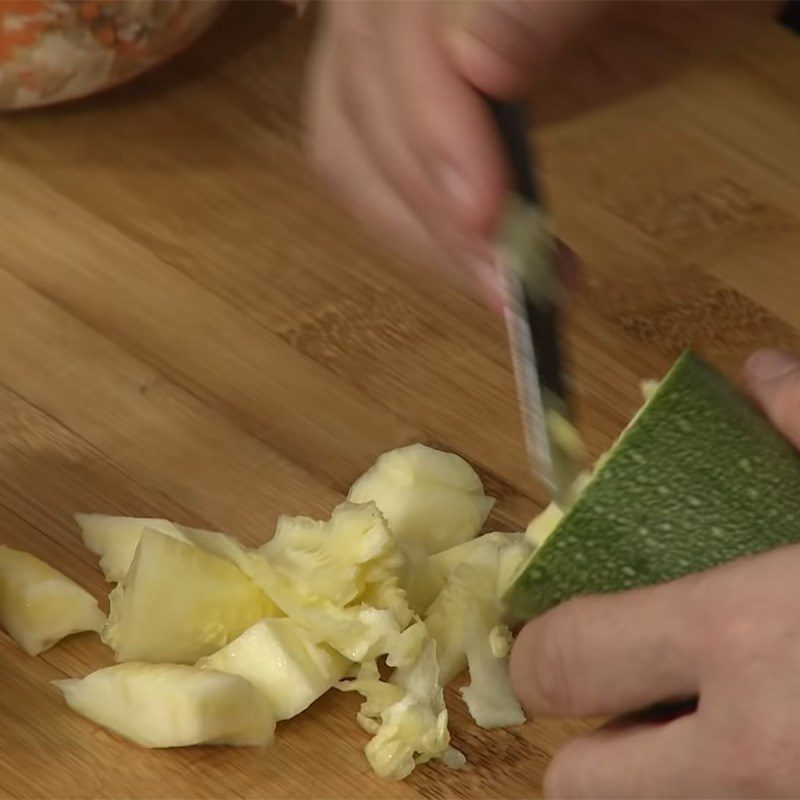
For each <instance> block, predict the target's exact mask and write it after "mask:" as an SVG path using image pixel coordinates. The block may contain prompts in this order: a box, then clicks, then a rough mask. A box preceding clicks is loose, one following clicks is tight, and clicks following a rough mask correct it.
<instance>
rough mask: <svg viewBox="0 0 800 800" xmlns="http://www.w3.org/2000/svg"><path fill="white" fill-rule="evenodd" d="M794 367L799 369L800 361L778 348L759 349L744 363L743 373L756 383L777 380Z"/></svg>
mask: <svg viewBox="0 0 800 800" xmlns="http://www.w3.org/2000/svg"><path fill="white" fill-rule="evenodd" d="M796 369H800V361H798V360H797V359H796V358H795V357H794V356H792V355H789V354H788V353H783V352H781V351H780V350H759V351H758V352H757V353H754V354H753V355H752V356H750V358H748V359H747V361H746V362H745V365H744V372H745V375H746V376H747V377H748V378H749V379H750V380H751V381H756V382H758V383H763V382H767V381H774V380H778V378H782V377H784V375H787V374H788V373H790V372H792V371H794V370H796Z"/></svg>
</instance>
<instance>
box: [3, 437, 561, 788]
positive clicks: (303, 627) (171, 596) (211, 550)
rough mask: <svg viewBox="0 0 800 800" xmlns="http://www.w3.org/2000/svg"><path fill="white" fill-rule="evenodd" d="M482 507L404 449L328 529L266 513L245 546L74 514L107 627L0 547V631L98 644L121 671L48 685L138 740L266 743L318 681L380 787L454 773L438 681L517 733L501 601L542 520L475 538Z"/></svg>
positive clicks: (443, 471) (55, 581) (463, 487)
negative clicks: (339, 701)
mask: <svg viewBox="0 0 800 800" xmlns="http://www.w3.org/2000/svg"><path fill="white" fill-rule="evenodd" d="M492 503H493V501H492V499H491V498H489V497H487V496H486V495H485V494H484V491H483V486H482V485H481V481H480V479H479V478H478V476H477V474H476V473H475V472H474V470H473V469H472V468H471V467H470V466H469V464H467V462H466V461H464V460H463V459H461V458H460V457H458V456H456V455H453V454H449V453H443V452H440V451H437V450H433V449H431V448H428V447H425V446H423V445H411V446H409V447H404V448H401V449H399V450H394V451H392V452H390V453H386V454H385V455H383V456H381V457H380V458H379V459H378V461H377V462H376V463H375V465H374V466H373V467H372V468H371V469H370V470H369V471H368V472H367V473H366V474H365V475H363V476H362V477H361V478H359V480H357V481H356V483H355V484H354V485H353V487H352V489H351V490H350V493H349V496H348V501H347V502H345V503H343V504H342V505H340V506H338V507H337V508H336V509H335V510H334V511H333V514H332V515H331V517H330V519H329V520H327V521H324V522H321V521H317V520H313V519H309V518H306V517H282V518H281V519H280V520H279V522H278V525H277V530H276V531H275V535H274V536H273V538H272V539H271V540H270V541H268V542H267V543H266V544H264V545H262V546H261V547H259V548H257V549H252V548H248V547H245V546H243V545H242V544H241V543H240V542H238V541H237V540H235V539H233V538H232V537H230V536H226V535H225V534H222V533H215V532H211V531H204V530H199V529H195V528H188V527H185V526H182V525H176V524H173V523H171V522H168V521H167V520H157V519H134V518H123V517H110V516H104V515H98V514H87V515H77V521H78V524H79V525H80V528H81V531H82V535H83V540H84V542H85V544H86V546H87V547H88V548H89V549H90V550H92V551H93V552H94V553H96V554H97V555H99V556H100V568H101V569H102V570H103V573H104V575H105V577H106V579H107V580H108V581H110V582H113V583H115V584H116V586H115V588H114V589H113V590H112V591H111V593H110V595H109V599H110V612H109V615H108V619H107V620H105V619H104V617H103V614H102V613H101V612H100V610H99V609H98V607H97V603H96V602H95V601H94V599H93V598H92V597H90V596H89V595H88V594H87V593H86V592H85V591H84V590H83V589H81V588H80V587H79V586H77V585H76V584H75V583H73V582H72V581H70V580H68V579H67V578H66V577H64V576H63V575H61V574H60V573H58V572H57V571H56V570H54V569H53V568H52V567H50V566H48V565H46V564H44V563H42V562H41V561H39V560H38V559H36V558H34V557H33V556H30V555H28V554H26V553H20V552H17V551H14V550H11V549H9V548H7V547H0V623H1V624H2V626H3V627H4V628H5V630H6V631H8V633H9V634H10V635H11V636H12V637H13V638H14V639H15V640H16V641H17V642H18V643H19V644H20V646H21V647H22V648H23V649H24V650H25V651H26V652H27V653H30V654H31V655H35V654H37V653H41V652H42V651H44V650H46V649H47V648H48V647H50V646H52V645H53V644H55V643H56V642H57V641H58V640H59V639H61V638H63V637H64V636H67V635H69V634H71V633H76V632H78V631H97V632H99V633H100V635H101V637H102V639H103V641H104V642H105V643H106V644H107V645H108V646H109V647H111V648H112V649H113V651H114V653H115V656H116V659H117V660H118V661H119V662H121V663H119V664H117V665H115V666H112V667H108V668H106V669H100V670H98V671H96V672H93V673H92V674H90V675H88V676H86V677H84V678H82V679H72V680H63V681H56V684H57V685H58V686H59V688H60V689H61V690H62V692H63V694H64V698H65V699H66V701H67V703H68V704H69V705H70V706H71V707H72V708H73V709H74V710H75V711H77V712H78V713H80V714H83V715H84V716H86V717H88V718H89V719H91V720H93V721H94V722H96V723H98V724H100V725H102V726H104V727H106V728H109V729H111V730H113V731H116V732H117V733H119V734H121V735H122V736H124V737H126V738H128V739H130V740H132V741H134V742H136V743H137V744H139V745H141V746H143V747H176V746H184V745H192V744H200V743H205V744H230V745H267V744H269V743H270V742H271V741H272V740H273V737H274V734H275V726H276V723H277V722H279V721H281V720H285V719H289V718H290V717H293V716H295V715H296V714H299V713H301V712H302V711H304V710H305V709H307V708H308V707H309V706H310V705H311V704H312V703H313V702H314V701H315V700H316V699H317V698H318V697H320V696H321V695H322V694H324V693H325V692H327V691H328V690H329V689H331V688H334V687H335V688H337V689H339V690H341V691H355V692H359V693H360V694H361V695H362V696H363V698H364V702H363V704H362V705H361V710H360V712H359V714H358V718H357V719H358V722H359V724H360V725H361V727H363V728H364V729H365V730H366V731H368V732H369V733H370V734H371V735H372V739H371V741H370V742H369V744H368V745H367V746H366V756H367V759H368V760H369V763H370V765H371V766H372V768H373V770H374V771H375V772H376V773H377V774H378V775H381V776H384V777H388V778H395V779H401V778H404V777H406V776H407V775H409V773H411V771H412V770H413V769H414V767H415V766H416V765H417V764H420V763H423V762H425V761H428V760H430V759H440V760H442V761H444V762H445V763H446V764H448V765H449V766H451V767H454V768H457V767H459V766H461V765H462V764H463V763H464V757H463V756H462V755H461V754H460V753H458V752H457V751H456V750H454V749H453V748H451V747H450V737H449V733H448V727H447V725H448V715H447V708H446V707H445V702H444V694H443V690H442V687H443V686H444V685H445V684H447V683H448V682H449V681H450V680H451V679H453V678H454V677H455V676H456V675H458V674H459V673H460V672H461V671H462V670H463V669H464V668H465V667H468V668H469V672H470V683H469V685H468V686H466V687H465V688H464V689H463V690H462V696H463V699H464V701H465V702H466V704H467V706H468V708H469V711H470V713H471V714H472V716H473V717H474V719H475V720H476V722H477V723H478V724H479V725H481V726H482V727H485V728H495V727H503V726H510V725H519V724H521V723H523V722H524V716H523V713H522V709H521V708H520V706H519V703H518V702H517V700H516V698H515V697H514V694H513V692H512V691H511V686H510V683H509V678H508V669H507V655H508V651H509V647H510V641H511V637H510V633H509V631H508V628H506V627H505V625H504V624H503V620H502V609H501V602H500V598H501V597H502V595H503V594H504V592H505V591H506V589H507V588H508V587H509V585H510V584H511V581H512V580H513V577H514V575H515V574H516V573H517V572H518V570H519V568H520V566H521V565H522V563H523V562H524V561H525V559H526V558H527V557H528V556H529V554H530V553H531V551H532V549H533V546H534V544H533V539H532V536H537V537H540V538H541V537H542V536H544V535H546V533H547V530H549V528H550V527H552V525H553V524H554V523H555V522H556V521H557V520H556V519H555V518H553V519H552V520H551V519H549V518H545V519H544V521H543V522H539V523H535V524H533V525H532V526H531V529H530V531H531V534H532V536H526V534H523V533H488V534H485V535H483V536H478V533H479V532H480V530H481V527H482V525H483V524H484V522H485V520H486V517H487V515H488V513H489V511H490V509H491V507H492ZM550 516H551V517H552V516H553V515H552V513H551V515H550ZM476 537H477V538H476ZM386 674H388V675H389V676H388V677H384V675H386Z"/></svg>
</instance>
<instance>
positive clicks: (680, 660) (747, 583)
mask: <svg viewBox="0 0 800 800" xmlns="http://www.w3.org/2000/svg"><path fill="white" fill-rule="evenodd" d="M746 376H747V380H748V384H749V388H750V391H751V393H752V394H753V395H754V397H755V399H756V400H757V401H758V402H759V403H760V404H761V405H762V407H763V408H764V411H765V412H766V414H767V415H768V416H769V417H770V418H771V420H772V422H773V423H774V424H775V425H776V427H777V428H778V429H779V430H781V431H782V432H783V433H784V435H786V436H787V437H788V438H790V439H791V440H792V441H793V442H794V443H795V444H796V445H800V362H798V361H796V360H794V359H791V358H788V357H786V356H783V355H781V354H779V353H776V352H774V351H765V352H763V353H760V354H758V355H757V356H755V357H754V358H752V359H751V360H750V361H749V362H748V365H747V367H746ZM798 526H800V519H799V520H798ZM511 667H512V677H513V679H514V685H515V688H516V690H517V693H518V694H519V696H520V699H521V700H522V702H523V705H524V706H525V708H526V710H527V711H528V713H529V714H531V715H540V714H543V715H558V716H570V717H606V716H615V717H618V716H620V715H627V714H631V713H633V712H636V711H639V710H641V709H644V708H647V707H650V706H652V705H654V704H661V703H668V702H672V701H680V700H684V699H687V698H693V697H697V698H699V701H698V704H697V708H696V710H693V711H692V712H691V713H686V714H683V715H681V716H678V717H676V718H673V719H670V720H661V721H658V720H655V719H649V720H648V719H645V718H642V717H639V718H636V717H628V718H625V717H623V718H622V719H618V720H617V721H615V722H612V723H611V724H609V725H606V726H605V727H603V728H601V729H600V730H599V731H596V732H594V733H590V734H588V735H585V736H582V737H580V738H578V739H576V740H574V741H572V742H571V743H569V744H568V745H566V746H565V747H564V748H563V749H562V750H561V751H560V752H559V753H557V755H556V757H555V759H554V761H553V763H552V765H551V767H550V769H549V770H548V773H547V775H546V778H545V795H546V796H547V797H553V798H567V797H570V798H571V797H587V798H588V797H591V798H603V797H608V798H623V797H635V798H645V797H658V798H663V797H692V798H697V797H726V798H742V797H753V798H768V797H770V798H771V797H798V796H800V545H791V546H787V547H782V548H778V549H776V550H773V551H771V552H768V553H763V554H760V555H757V556H753V557H750V558H744V559H741V560H737V561H734V562H731V563H729V564H726V565H723V566H721V567H718V568H716V569H714V570H710V571H708V572H704V573H699V574H696V575H691V576H688V577H685V578H682V579H680V580H677V581H673V582H670V583H665V584H661V585H658V586H652V587H648V588H646V589H641V590H636V591H630V592H625V593H621V594H617V595H607V596H593V597H582V598H577V599H575V600H572V601H569V602H567V603H564V604H563V605H561V606H558V607H557V608H555V609H553V610H551V611H549V612H548V613H546V614H544V615H542V616H541V617H539V618H538V619H535V620H533V621H532V622H530V623H528V625H527V626H526V627H525V628H523V630H522V632H521V633H520V635H519V636H518V638H517V641H516V643H515V646H514V650H513V653H512V664H511Z"/></svg>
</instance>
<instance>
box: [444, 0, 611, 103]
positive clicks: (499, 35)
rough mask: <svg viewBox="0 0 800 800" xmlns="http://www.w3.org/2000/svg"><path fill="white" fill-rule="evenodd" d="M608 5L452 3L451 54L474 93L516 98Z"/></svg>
mask: <svg viewBox="0 0 800 800" xmlns="http://www.w3.org/2000/svg"><path fill="white" fill-rule="evenodd" d="M613 5H614V3H613V2H609V1H608V0H570V1H569V2H565V1H564V0H477V1H476V0H469V1H468V2H462V3H454V4H452V6H451V9H452V8H453V7H455V8H457V11H451V13H453V15H454V16H453V18H452V20H451V21H452V23H453V26H452V30H451V33H450V37H449V38H450V50H451V54H452V56H453V58H454V60H455V63H456V66H457V67H458V69H459V70H460V72H461V73H462V75H463V76H464V77H465V78H466V79H467V80H468V81H469V82H470V83H471V84H472V85H473V86H475V87H476V88H477V89H479V90H480V91H482V92H485V93H486V94H489V95H491V96H493V97H499V98H505V99H508V98H515V97H520V96H522V95H524V94H525V92H526V91H527V90H528V89H530V88H531V87H532V86H534V85H535V84H536V82H537V80H538V79H539V78H540V77H541V76H542V74H543V72H544V70H545V69H546V68H547V67H548V66H549V65H550V63H551V62H552V61H553V60H554V59H555V57H556V55H557V54H558V53H559V51H560V50H561V49H562V48H563V47H564V46H565V45H567V44H569V43H570V42H571V41H572V40H574V39H575V38H576V37H577V36H578V35H579V34H580V33H582V32H583V30H585V29H586V27H587V26H588V25H590V24H591V22H592V21H593V20H596V19H597V18H598V17H599V16H601V14H602V13H604V12H606V11H607V10H608V9H609V8H610V7H611V6H613ZM456 15H457V16H456Z"/></svg>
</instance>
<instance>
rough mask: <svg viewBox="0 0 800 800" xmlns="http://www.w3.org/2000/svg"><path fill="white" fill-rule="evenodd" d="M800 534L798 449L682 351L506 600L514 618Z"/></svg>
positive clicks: (797, 537)
mask: <svg viewBox="0 0 800 800" xmlns="http://www.w3.org/2000/svg"><path fill="white" fill-rule="evenodd" d="M797 541H800V455H799V454H798V452H797V451H796V450H795V449H794V447H793V446H792V445H791V444H790V443H789V442H788V441H786V440H785V439H784V438H783V437H782V436H781V435H780V434H779V433H778V432H777V431H776V430H775V429H774V428H773V427H772V426H771V425H770V423H769V422H768V421H767V420H766V418H765V417H764V416H763V415H762V414H761V413H760V412H759V411H758V410H757V409H756V408H755V407H754V406H753V405H752V404H751V403H750V402H749V401H748V400H747V399H746V398H745V397H744V396H742V395H741V394H740V393H739V392H738V391H737V390H736V388H735V387H734V386H732V385H731V384H730V383H729V382H728V380H727V379H726V378H724V377H723V376H722V375H720V374H719V373H717V372H716V371H715V370H714V369H713V368H712V367H711V366H710V365H708V364H707V363H706V362H705V361H703V360H702V359H700V358H699V357H698V356H697V355H695V354H694V353H693V352H691V351H689V350H687V351H686V352H684V353H683V355H682V356H681V357H680V358H679V359H678V360H677V361H676V362H675V364H674V365H673V367H672V369H671V370H670V371H669V373H668V374H667V376H666V377H665V378H664V380H663V381H662V382H661V384H660V385H659V387H658V389H657V390H656V392H655V393H654V394H653V396H652V397H651V398H650V400H649V401H648V402H647V403H646V404H645V406H644V408H643V409H642V411H641V412H640V413H639V414H638V415H637V417H635V418H634V421H633V422H632V424H631V425H630V426H629V427H628V428H627V429H626V430H625V432H624V433H623V434H622V436H621V437H620V438H619V440H618V441H617V443H616V444H615V446H614V447H613V448H612V450H611V451H610V453H609V454H608V457H607V460H605V462H604V463H602V464H601V465H600V467H599V468H598V469H597V471H596V473H595V475H594V476H593V477H592V480H591V482H590V483H589V485H588V486H587V487H586V488H585V489H584V491H583V492H582V493H581V495H580V496H579V497H578V499H577V501H576V502H575V504H574V505H573V506H572V508H571V509H570V510H569V512H568V513H567V514H566V515H565V516H564V518H563V519H562V520H561V522H560V523H559V524H558V526H557V527H556V528H555V530H554V531H553V533H552V534H551V535H550V536H549V537H548V538H547V539H546V540H545V542H544V544H543V545H542V546H541V548H539V549H538V550H537V551H535V552H534V554H533V555H532V557H531V558H530V560H529V561H528V562H527V563H526V564H525V565H524V567H523V568H522V569H521V571H520V573H519V574H518V576H517V578H516V580H515V581H514V583H513V584H512V586H511V587H510V588H509V590H508V592H507V593H506V596H505V602H506V607H507V609H508V612H509V617H510V618H511V619H512V620H514V621H522V620H524V619H529V618H531V617H534V616H537V615H538V614H541V613H543V612H544V611H547V610H548V609H550V608H552V607H554V606H556V605H558V604H559V603H562V602H564V601H565V600H569V599H570V598H572V597H576V596H579V595H587V594H596V593H608V592H620V591H624V590H627V589H633V588H636V587H642V586H648V585H651V584H656V583H661V582H664V581H670V580H673V579H675V578H679V577H681V576H683V575H687V574H690V573H694V572H700V571H702V570H705V569H708V568H710V567H714V566H717V565H718V564H721V563H723V562H726V561H730V560H732V559H735V558H738V557H740V556H745V555H750V554H753V553H758V552H760V551H763V550H768V549H770V548H773V547H776V546H778V545H782V544H788V543H791V542H797Z"/></svg>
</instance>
